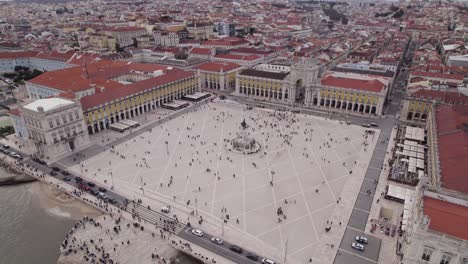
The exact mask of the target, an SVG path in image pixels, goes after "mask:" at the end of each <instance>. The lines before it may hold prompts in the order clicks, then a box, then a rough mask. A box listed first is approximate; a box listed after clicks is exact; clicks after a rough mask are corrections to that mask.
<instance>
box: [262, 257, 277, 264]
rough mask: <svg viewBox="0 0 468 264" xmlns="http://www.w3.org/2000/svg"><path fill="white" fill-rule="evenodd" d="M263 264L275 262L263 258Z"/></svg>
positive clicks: (273, 263)
mask: <svg viewBox="0 0 468 264" xmlns="http://www.w3.org/2000/svg"><path fill="white" fill-rule="evenodd" d="M262 263H265V264H275V262H274V261H273V260H271V259H267V258H263V259H262Z"/></svg>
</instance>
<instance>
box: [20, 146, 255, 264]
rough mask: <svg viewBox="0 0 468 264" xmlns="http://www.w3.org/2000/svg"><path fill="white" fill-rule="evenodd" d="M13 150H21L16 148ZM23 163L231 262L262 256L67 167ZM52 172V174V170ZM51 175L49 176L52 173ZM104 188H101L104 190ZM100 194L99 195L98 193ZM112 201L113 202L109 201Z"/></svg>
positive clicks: (250, 263) (30, 161)
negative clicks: (198, 233)
mask: <svg viewBox="0 0 468 264" xmlns="http://www.w3.org/2000/svg"><path fill="white" fill-rule="evenodd" d="M12 151H15V152H18V153H21V152H19V151H17V150H15V149H12ZM21 162H22V163H24V164H28V165H30V166H31V167H33V168H36V169H37V170H38V171H41V172H43V173H45V174H48V175H50V176H51V177H54V178H56V179H58V180H60V181H62V182H63V183H65V184H69V185H71V186H73V187H75V188H76V189H77V190H79V189H81V188H80V184H84V185H86V186H88V187H89V188H90V190H89V192H91V191H94V192H96V193H99V192H101V193H104V194H105V195H106V198H105V199H102V200H103V202H106V203H110V204H113V205H114V206H116V207H119V208H120V209H122V210H125V211H127V212H128V213H130V214H132V215H134V216H135V218H139V219H141V220H144V221H146V222H147V223H149V224H152V225H155V226H157V227H159V228H161V229H163V230H165V231H167V232H171V233H173V234H174V235H176V236H178V237H180V238H182V239H184V240H186V241H189V242H190V243H193V244H195V245H197V246H200V247H203V248H205V249H206V250H208V251H211V252H213V253H215V254H217V255H220V256H222V257H224V258H226V259H228V260H230V261H233V262H235V263H240V264H253V263H259V262H260V261H261V259H262V257H260V256H258V255H256V254H255V253H253V252H250V251H248V250H245V249H243V250H242V252H239V253H237V252H235V251H232V250H231V249H230V248H231V246H233V244H231V243H229V242H227V241H223V243H222V244H217V243H214V242H213V241H212V240H211V239H212V238H213V236H211V235H209V234H207V233H204V234H203V236H196V235H194V234H192V228H191V227H190V225H189V224H184V223H181V222H178V220H177V218H174V217H171V216H169V215H168V214H165V213H162V212H159V211H156V210H154V209H153V208H150V207H148V206H143V205H141V204H139V203H135V202H133V201H129V200H128V199H126V198H125V197H124V196H122V195H120V194H118V193H116V192H114V191H112V190H107V189H104V187H102V186H99V185H97V184H96V183H93V182H90V181H87V180H85V179H82V178H81V177H79V176H78V175H74V174H73V173H70V172H68V171H67V170H66V167H60V165H58V166H57V168H58V170H57V168H56V169H55V170H54V168H53V167H51V166H48V165H46V164H41V163H39V162H38V161H37V160H33V159H31V158H29V157H25V159H23V160H22V161H21ZM52 172H54V173H52ZM51 173H52V174H53V175H52V174H51ZM103 190H104V191H103ZM98 197H99V196H98ZM111 201H112V202H111ZM248 255H251V256H255V257H257V258H258V261H253V260H251V259H249V258H247V256H248Z"/></svg>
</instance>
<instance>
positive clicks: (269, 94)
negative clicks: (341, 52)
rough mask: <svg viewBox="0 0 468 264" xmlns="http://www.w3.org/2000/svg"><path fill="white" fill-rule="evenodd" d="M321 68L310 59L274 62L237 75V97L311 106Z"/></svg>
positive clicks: (248, 69)
mask: <svg viewBox="0 0 468 264" xmlns="http://www.w3.org/2000/svg"><path fill="white" fill-rule="evenodd" d="M318 71H319V65H318V64H317V63H316V62H315V61H314V60H311V59H305V58H301V59H300V60H298V61H296V62H293V63H291V62H289V61H275V62H271V63H262V64H258V65H256V66H254V67H251V68H247V69H244V70H242V71H240V72H238V74H237V80H236V91H235V94H237V95H241V96H246V97H253V98H259V99H268V100H276V101H283V102H287V103H309V102H308V100H310V99H311V98H312V90H313V89H314V87H315V83H316V81H317V76H318Z"/></svg>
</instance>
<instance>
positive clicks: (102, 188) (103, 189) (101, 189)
mask: <svg viewBox="0 0 468 264" xmlns="http://www.w3.org/2000/svg"><path fill="white" fill-rule="evenodd" d="M98 190H99V191H100V192H107V190H106V188H104V187H99V188H98Z"/></svg>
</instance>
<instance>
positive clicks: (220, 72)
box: [196, 62, 242, 91]
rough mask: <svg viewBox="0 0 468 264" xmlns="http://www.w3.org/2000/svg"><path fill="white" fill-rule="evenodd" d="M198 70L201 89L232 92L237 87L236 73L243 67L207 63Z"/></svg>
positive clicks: (222, 63)
mask: <svg viewBox="0 0 468 264" xmlns="http://www.w3.org/2000/svg"><path fill="white" fill-rule="evenodd" d="M196 69H197V74H198V76H199V82H200V84H199V86H200V88H207V89H214V90H219V91H232V90H234V89H235V87H236V73H237V72H238V71H239V70H241V69H242V67H241V66H240V65H238V64H235V63H229V62H206V63H203V64H201V65H199V66H197V67H196Z"/></svg>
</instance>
